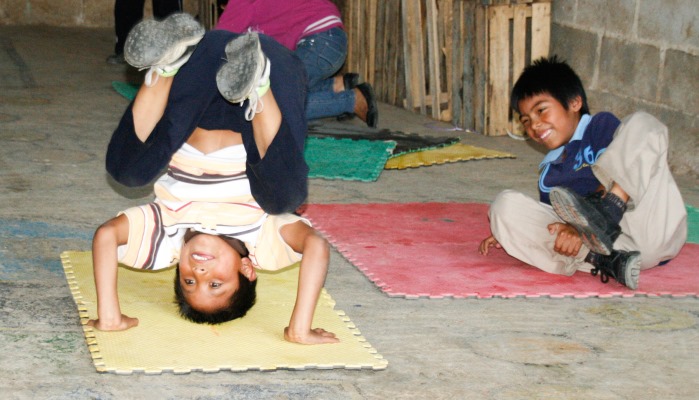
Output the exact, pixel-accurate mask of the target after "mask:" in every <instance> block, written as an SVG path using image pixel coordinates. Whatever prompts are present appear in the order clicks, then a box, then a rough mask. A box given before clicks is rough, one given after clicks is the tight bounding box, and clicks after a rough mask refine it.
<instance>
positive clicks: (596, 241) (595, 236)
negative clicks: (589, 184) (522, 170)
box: [550, 187, 621, 255]
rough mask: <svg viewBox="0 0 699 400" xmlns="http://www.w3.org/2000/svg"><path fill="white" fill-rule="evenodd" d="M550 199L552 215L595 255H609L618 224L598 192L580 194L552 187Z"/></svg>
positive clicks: (619, 228) (618, 231)
mask: <svg viewBox="0 0 699 400" xmlns="http://www.w3.org/2000/svg"><path fill="white" fill-rule="evenodd" d="M550 198H551V206H553V209H554V210H555V211H556V214H558V216H559V217H560V218H561V219H562V220H563V221H565V222H567V223H569V224H570V225H572V226H573V227H574V228H575V229H576V230H577V231H578V233H580V236H581V238H582V241H583V243H585V245H586V246H587V248H589V249H590V250H591V251H593V252H595V253H597V254H603V255H609V254H611V252H612V245H613V244H614V241H615V240H616V239H617V238H618V237H619V234H621V227H620V226H619V223H618V222H617V221H615V220H614V219H613V218H612V216H611V215H610V213H609V211H608V210H607V205H606V204H604V203H603V199H602V193H601V192H596V193H594V194H592V195H590V196H588V197H582V196H580V195H579V194H577V193H575V192H574V191H572V190H570V189H567V188H563V187H555V188H553V189H551V193H550Z"/></svg>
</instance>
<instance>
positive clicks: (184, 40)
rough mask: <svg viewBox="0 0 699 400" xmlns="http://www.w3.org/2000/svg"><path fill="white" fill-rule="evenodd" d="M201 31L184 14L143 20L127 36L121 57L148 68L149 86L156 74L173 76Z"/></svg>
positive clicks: (198, 26)
mask: <svg viewBox="0 0 699 400" xmlns="http://www.w3.org/2000/svg"><path fill="white" fill-rule="evenodd" d="M204 33H206V30H205V29H204V27H203V26H202V25H201V24H200V23H199V22H198V21H197V20H195V19H194V17H192V16H191V15H189V14H185V13H176V14H171V15H170V16H168V17H167V18H165V19H164V20H162V21H156V20H153V19H148V20H143V21H141V22H139V23H138V24H137V25H136V26H134V27H133V29H131V31H130V32H129V35H128V36H127V37H126V42H124V59H125V60H126V62H128V63H129V64H130V65H131V66H133V67H135V68H138V69H140V70H143V69H146V68H149V69H150V70H149V71H148V73H146V85H148V86H151V85H153V84H155V81H157V79H158V75H161V76H172V75H175V74H176V73H177V70H178V69H179V68H180V67H181V66H182V65H183V64H184V63H185V62H187V60H188V59H189V56H191V54H192V52H193V51H194V46H195V45H196V44H197V43H199V41H200V40H201V38H202V37H204ZM153 74H156V76H155V81H153V78H152V76H153Z"/></svg>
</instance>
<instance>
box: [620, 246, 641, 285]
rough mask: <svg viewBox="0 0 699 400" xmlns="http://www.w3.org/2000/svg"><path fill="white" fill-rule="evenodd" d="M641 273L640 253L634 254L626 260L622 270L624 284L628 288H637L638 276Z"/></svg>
mask: <svg viewBox="0 0 699 400" xmlns="http://www.w3.org/2000/svg"><path fill="white" fill-rule="evenodd" d="M640 275H641V254H640V253H638V254H634V255H632V256H630V257H629V259H628V260H627V261H626V269H625V271H624V285H626V287H628V288H629V289H633V290H636V288H638V278H639V277H640Z"/></svg>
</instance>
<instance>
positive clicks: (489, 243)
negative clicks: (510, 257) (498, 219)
mask: <svg viewBox="0 0 699 400" xmlns="http://www.w3.org/2000/svg"><path fill="white" fill-rule="evenodd" d="M491 247H495V248H496V249H502V246H500V243H499V242H498V241H497V240H496V239H495V237H493V235H490V236H488V237H487V238H485V239H484V240H483V241H482V242H481V245H480V246H478V252H479V253H481V254H483V255H484V256H487V255H488V251H489V250H490V248H491Z"/></svg>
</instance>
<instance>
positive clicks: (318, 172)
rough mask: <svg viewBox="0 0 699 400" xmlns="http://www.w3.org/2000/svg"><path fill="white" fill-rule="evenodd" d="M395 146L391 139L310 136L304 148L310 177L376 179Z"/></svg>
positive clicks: (367, 180)
mask: <svg viewBox="0 0 699 400" xmlns="http://www.w3.org/2000/svg"><path fill="white" fill-rule="evenodd" d="M395 147H396V142H392V141H387V142H383V141H374V140H352V139H335V138H316V137H309V138H307V139H306V150H305V151H304V156H305V158H306V163H308V167H309V169H310V171H309V173H308V177H309V178H324V179H342V180H354V181H365V182H373V181H376V180H377V179H379V175H380V174H381V171H383V169H384V165H386V161H387V160H388V157H390V156H391V153H392V151H393V149H394V148H395Z"/></svg>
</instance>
